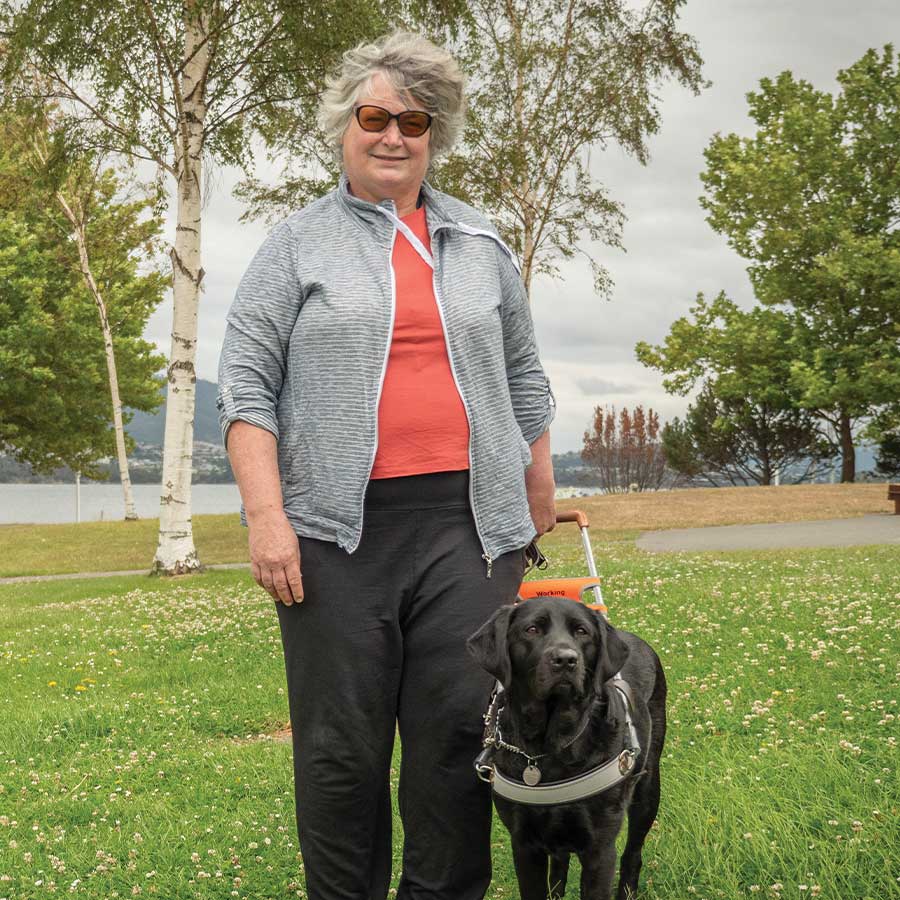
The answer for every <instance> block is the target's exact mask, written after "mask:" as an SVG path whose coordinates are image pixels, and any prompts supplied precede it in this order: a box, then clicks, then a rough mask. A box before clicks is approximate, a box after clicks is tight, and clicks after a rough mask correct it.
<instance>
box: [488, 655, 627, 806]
mask: <svg viewBox="0 0 900 900" xmlns="http://www.w3.org/2000/svg"><path fill="white" fill-rule="evenodd" d="M613 687H615V688H616V690H617V691H618V692H619V694H620V695H621V697H622V700H623V702H624V704H625V725H626V727H627V729H628V737H627V738H626V739H625V740H626V747H625V749H624V750H623V751H622V752H621V753H620V754H619V755H618V756H616V757H613V758H612V759H611V760H609V761H608V762H605V763H604V764H603V765H602V766H599V767H598V768H596V769H591V770H590V771H589V772H585V773H584V774H583V775H577V776H576V777H575V778H567V779H566V780H565V781H550V782H547V783H546V784H536V785H533V786H531V785H527V784H524V783H523V782H521V781H513V780H512V779H510V778H507V777H506V776H505V775H504V774H503V773H502V772H501V771H500V770H499V769H498V768H497V766H496V765H495V766H494V767H493V777H492V778H491V784H492V786H493V789H494V793H495V794H497V796H499V797H504V798H505V799H507V800H512V801H514V802H516V803H525V804H528V805H531V806H553V805H555V804H557V803H571V802H573V801H574V800H584V799H585V798H587V797H593V796H594V795H595V794H599V793H601V792H602V791H606V790H609V788H611V787H615V786H616V785H617V784H619V783H620V782H622V781H624V780H625V779H626V778H627V777H628V776H629V775H630V774H631V771H632V769H633V768H634V764H635V762H636V761H637V758H638V756H639V755H640V752H641V747H640V744H639V742H638V737H637V730H636V729H635V727H634V722H633V721H632V718H631V710H632V708H633V705H632V694H631V685H629V684H628V682H627V681H625V679H624V678H622V676H621V675H620V674H618V673H617V674H616V676H615V678H614V680H613Z"/></svg>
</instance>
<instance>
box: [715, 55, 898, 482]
mask: <svg viewBox="0 0 900 900" xmlns="http://www.w3.org/2000/svg"><path fill="white" fill-rule="evenodd" d="M898 59H900V57H898V55H897V54H895V52H894V49H893V47H892V45H890V44H888V45H885V47H884V48H883V52H882V53H881V55H879V53H878V52H877V51H875V50H869V51H867V52H866V53H865V54H864V55H863V56H862V58H861V59H860V60H858V61H857V62H856V63H854V64H853V65H852V66H850V67H849V68H848V69H846V70H842V71H840V72H838V75H837V80H838V82H839V84H840V86H841V89H842V90H841V92H840V93H839V94H838V96H836V97H833V96H832V95H830V94H828V93H826V92H823V91H817V90H815V89H814V88H813V86H812V85H810V84H809V83H808V82H806V81H803V80H802V79H795V78H794V76H793V74H792V73H791V72H790V71H785V72H782V73H781V74H780V75H779V76H778V77H777V78H776V79H774V80H773V79H769V78H764V79H762V80H761V81H760V87H759V90H758V91H755V92H750V93H749V94H748V95H747V100H748V103H749V107H750V115H751V117H752V119H753V120H754V122H755V123H756V125H757V131H756V134H755V135H754V136H753V137H749V138H741V137H739V136H738V135H736V134H729V135H725V136H721V135H717V136H716V137H714V138H713V140H712V141H711V142H710V144H709V146H708V148H707V149H706V151H705V156H706V161H707V168H706V171H705V172H704V173H703V174H702V176H701V177H702V179H703V182H704V185H705V187H706V195H705V196H704V197H703V198H702V199H701V203H702V205H703V206H704V208H705V209H706V210H707V211H708V213H709V215H708V221H709V222H710V224H711V225H712V227H713V228H714V229H715V230H716V231H719V232H720V233H722V234H724V235H725V236H726V237H727V239H728V242H729V244H730V245H731V246H732V247H733V248H734V249H735V250H737V252H738V253H739V254H740V255H741V256H743V257H744V258H745V259H747V260H748V261H749V267H748V273H749V276H750V279H751V281H752V283H753V287H754V290H755V292H756V296H757V297H758V298H759V300H760V302H761V303H762V304H763V305H765V306H767V307H771V308H783V309H786V310H789V311H791V312H792V315H793V318H792V321H793V325H794V330H793V335H792V340H791V346H792V352H793V354H794V358H793V361H792V364H791V370H790V383H791V388H792V391H794V393H795V399H796V403H797V405H798V407H799V408H802V409H806V410H809V411H810V412H811V413H812V414H814V415H815V416H817V417H818V418H819V419H820V420H822V421H823V422H824V423H827V425H828V426H829V428H830V431H831V434H832V435H833V436H834V439H835V441H836V442H837V443H839V445H840V448H841V454H842V457H843V471H842V480H843V481H852V480H853V474H854V469H855V459H854V450H853V441H854V437H855V436H856V435H857V434H859V433H860V429H861V427H862V426H864V425H865V423H866V422H867V421H869V420H870V419H871V418H872V417H873V416H876V415H878V414H879V412H881V411H883V410H884V409H885V408H887V407H888V406H890V405H892V404H896V402H897V397H900V315H898V313H900V228H898V225H900V165H898V162H900V160H898V155H897V146H898V145H900V68H898Z"/></svg>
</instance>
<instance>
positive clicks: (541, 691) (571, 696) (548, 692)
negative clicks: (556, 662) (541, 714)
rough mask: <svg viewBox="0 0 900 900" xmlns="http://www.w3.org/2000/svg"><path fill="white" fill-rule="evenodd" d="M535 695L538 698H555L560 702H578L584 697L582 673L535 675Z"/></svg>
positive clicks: (539, 673) (577, 671) (539, 672)
mask: <svg viewBox="0 0 900 900" xmlns="http://www.w3.org/2000/svg"><path fill="white" fill-rule="evenodd" d="M536 676H537V677H536V678H535V688H536V691H535V693H536V694H537V695H538V696H539V697H544V698H547V697H557V698H559V699H561V700H579V699H581V698H582V697H583V696H584V695H585V684H584V672H583V671H580V670H575V671H573V672H546V671H544V672H541V671H538V672H537V673H536Z"/></svg>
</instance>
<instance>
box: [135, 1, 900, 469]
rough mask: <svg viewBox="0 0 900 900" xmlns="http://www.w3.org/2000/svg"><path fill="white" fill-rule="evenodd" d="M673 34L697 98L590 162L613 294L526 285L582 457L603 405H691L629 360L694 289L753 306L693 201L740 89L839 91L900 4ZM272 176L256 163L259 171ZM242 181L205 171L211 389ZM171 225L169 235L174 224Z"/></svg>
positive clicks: (746, 14)
mask: <svg viewBox="0 0 900 900" xmlns="http://www.w3.org/2000/svg"><path fill="white" fill-rule="evenodd" d="M681 29H682V30H685V31H687V32H688V33H690V34H692V35H693V36H694V37H695V38H696V39H697V41H698V43H699V49H700V55H701V56H702V57H703V60H704V75H705V77H706V78H707V79H708V80H710V81H711V82H712V87H710V88H708V89H706V90H705V91H703V92H702V93H701V94H700V95H699V96H694V95H693V94H692V93H691V92H690V91H688V90H686V89H683V88H681V87H680V86H678V85H677V84H675V83H672V84H666V85H664V86H663V87H662V89H661V90H660V91H659V97H660V110H661V118H662V121H661V126H660V130H659V133H658V134H657V135H655V136H654V137H652V138H651V139H650V140H649V150H650V161H649V163H648V164H647V165H646V166H642V165H641V164H640V163H638V162H637V161H635V160H634V159H632V158H631V157H628V156H626V154H625V153H624V152H623V151H621V150H620V149H618V148H612V147H611V148H609V149H608V150H607V151H606V152H599V151H595V152H594V153H593V154H592V167H593V171H594V174H595V176H596V178H597V179H598V180H599V181H600V182H601V183H603V184H604V185H605V186H606V187H607V188H608V190H609V192H610V195H611V196H612V197H613V198H615V199H616V200H618V201H620V202H621V203H622V204H623V205H624V209H625V213H626V216H627V222H626V224H625V228H624V233H623V244H624V246H625V248H626V250H627V252H626V253H623V252H622V251H621V250H617V249H612V248H609V247H605V246H601V245H596V246H593V247H589V245H586V246H588V247H589V250H590V252H592V254H593V255H595V257H596V258H597V259H598V260H599V261H600V262H601V263H602V264H603V265H604V266H606V267H607V268H608V270H609V271H610V273H611V274H612V277H613V280H614V282H615V288H614V291H613V294H612V300H611V301H608V302H604V301H601V300H599V299H597V298H596V297H595V296H594V295H593V291H592V287H591V277H590V270H589V267H588V265H587V263H586V262H584V263H583V262H580V261H578V260H574V261H572V262H571V263H565V264H563V265H562V267H561V273H562V278H561V279H559V280H549V279H536V281H535V284H534V286H533V290H532V307H533V315H534V320H535V327H536V329H537V335H538V343H539V344H540V349H541V358H542V360H543V363H544V367H545V368H546V370H547V373H548V375H549V376H550V380H551V383H552V385H553V390H554V393H555V395H556V399H557V404H558V412H557V417H556V421H555V423H554V426H553V429H552V443H553V449H554V452H562V451H566V450H578V449H580V447H581V442H582V435H583V432H584V430H585V429H586V428H587V427H589V424H590V421H591V415H592V410H593V408H594V407H595V406H596V405H597V404H601V405H602V404H614V405H615V406H616V407H617V408H621V407H622V406H623V405H627V406H629V407H631V406H633V405H636V404H638V403H643V404H644V406H645V408H646V407H648V406H649V407H653V409H655V410H657V411H658V412H659V413H660V416H661V418H662V419H663V420H666V419H670V418H672V417H673V416H676V415H681V414H683V412H684V409H685V407H686V405H687V402H688V401H687V400H686V399H684V398H681V397H671V396H669V395H667V394H666V393H665V391H664V390H663V388H662V379H661V376H660V375H659V374H658V373H657V372H655V371H653V370H650V369H646V368H645V367H643V366H642V365H640V364H639V363H638V362H637V361H636V360H635V358H634V345H635V344H636V343H637V342H638V341H641V340H646V341H650V342H652V343H658V342H660V341H662V340H663V339H664V337H665V335H666V334H667V332H668V330H669V326H670V325H671V323H672V322H673V321H674V320H675V319H676V318H678V317H679V316H681V315H684V314H686V313H687V310H688V308H689V307H690V305H691V304H692V303H693V301H694V298H695V297H696V294H697V292H698V291H703V292H704V294H706V295H707V296H708V297H710V296H714V295H715V294H716V293H718V291H720V290H724V291H725V292H726V293H727V294H728V296H729V297H731V298H732V299H733V300H735V301H737V302H739V303H740V304H741V305H745V306H746V305H750V304H752V302H753V294H752V291H751V288H750V283H749V280H748V278H747V275H746V272H745V265H744V262H743V260H741V259H740V258H739V257H738V256H737V255H736V254H735V253H734V252H733V251H732V250H730V249H729V248H728V246H727V244H726V242H725V239H724V238H723V237H721V236H720V235H718V234H716V233H715V232H714V231H713V230H712V229H711V228H710V226H709V225H708V224H707V222H706V221H705V219H704V212H703V210H702V208H701V207H700V204H699V202H698V198H699V197H700V195H701V194H702V185H701V182H700V172H701V170H702V169H703V149H704V147H706V146H707V144H708V143H709V140H710V138H711V137H712V135H713V134H715V133H716V132H717V131H719V132H722V133H723V134H726V133H729V132H737V133H738V134H741V135H749V134H751V133H752V127H751V126H752V125H753V123H752V122H751V120H750V119H749V117H748V115H747V102H746V100H745V94H746V93H747V92H748V91H750V90H754V89H756V88H757V87H758V85H759V80H760V78H763V77H771V78H774V77H775V76H777V75H778V74H779V73H780V72H782V71H784V70H785V69H790V70H791V71H792V72H793V73H794V76H795V77H797V78H803V79H805V80H807V81H809V82H811V83H812V84H813V85H814V86H815V87H816V88H817V89H819V90H827V91H830V92H832V93H836V92H837V90H838V84H837V82H836V80H835V75H836V74H837V72H838V70H839V69H844V68H847V67H848V66H850V65H851V64H852V63H853V62H855V61H856V60H857V59H859V57H860V56H862V54H863V53H864V52H865V51H866V50H867V49H869V48H871V47H877V48H879V49H880V48H881V47H882V46H883V45H884V44H885V43H887V42H893V43H894V46H895V50H896V49H900V2H898V0H855V2H850V0H688V2H687V5H686V7H685V9H684V11H683V14H682V18H681ZM266 172H267V169H266V168H265V160H264V159H261V160H260V174H261V175H263V176H265V174H266ZM237 180H238V175H237V173H236V172H232V171H229V170H222V169H219V170H218V171H214V172H212V173H211V176H210V183H209V185H208V187H207V190H208V194H209V199H208V201H207V204H206V206H205V208H204V212H203V250H202V252H203V267H204V269H205V270H206V276H205V279H204V293H203V296H202V298H201V302H200V323H199V333H200V334H199V344H198V349H197V374H198V377H200V378H205V379H208V380H210V381H215V380H216V369H217V364H218V356H219V348H220V345H221V342H222V337H223V334H224V331H225V315H226V313H227V311H228V307H229V305H230V304H231V301H232V298H233V297H234V292H235V289H236V287H237V284H238V281H239V280H240V277H241V275H242V273H243V271H244V269H245V268H246V266H247V264H248V263H249V261H250V259H251V257H252V256H253V254H254V252H255V251H256V249H257V248H258V247H259V245H260V244H261V243H262V241H263V239H264V238H265V235H266V233H267V229H266V228H265V226H263V225H262V224H261V223H256V224H250V225H247V224H240V223H239V222H238V218H239V216H240V215H241V213H242V212H243V206H242V204H240V203H238V202H237V201H236V200H234V199H233V198H232V196H231V190H232V187H233V186H234V184H235V183H236V181H237ZM171 213H174V204H172V205H171V207H170V215H171ZM169 231H170V232H171V234H174V225H173V223H172V221H171V219H170V221H169ZM171 234H170V236H171ZM171 319H172V308H171V302H170V301H166V302H165V303H164V304H162V305H161V307H160V309H159V310H158V311H157V312H156V314H155V315H154V316H153V317H152V318H151V320H150V322H149V324H148V328H147V332H146V337H147V338H148V340H153V341H154V342H155V343H156V344H157V345H158V346H159V347H160V349H161V350H162V351H163V352H164V353H166V354H168V352H169V341H170V337H169V335H170V332H171Z"/></svg>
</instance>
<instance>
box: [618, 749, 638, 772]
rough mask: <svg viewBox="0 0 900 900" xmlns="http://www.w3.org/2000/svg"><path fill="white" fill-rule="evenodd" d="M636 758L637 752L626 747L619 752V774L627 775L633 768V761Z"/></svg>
mask: <svg viewBox="0 0 900 900" xmlns="http://www.w3.org/2000/svg"><path fill="white" fill-rule="evenodd" d="M636 759H637V753H635V752H634V750H631V749H630V748H628V747H626V748H625V749H624V750H623V751H622V752H621V753H620V754H619V774H620V775H627V774H628V773H629V772H630V771H631V770H632V769H633V768H634V762H635V760H636Z"/></svg>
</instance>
